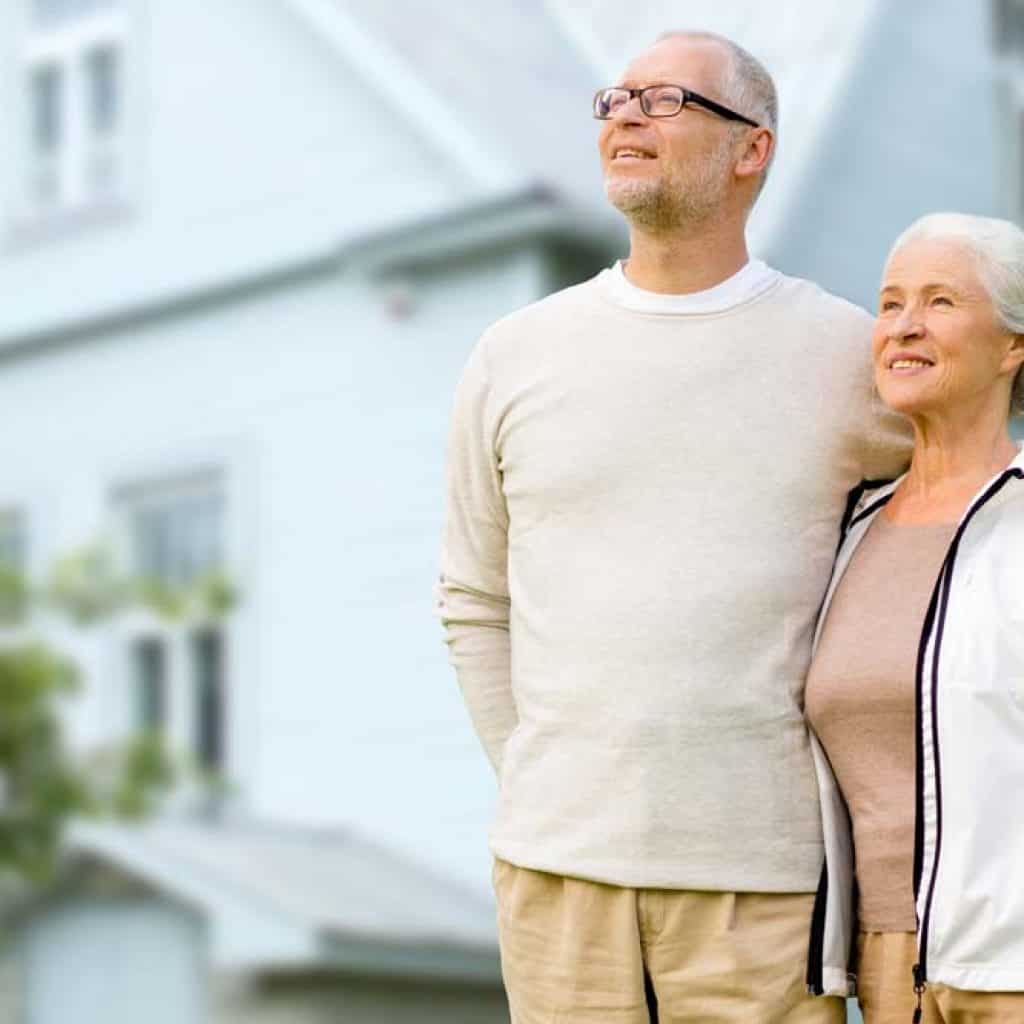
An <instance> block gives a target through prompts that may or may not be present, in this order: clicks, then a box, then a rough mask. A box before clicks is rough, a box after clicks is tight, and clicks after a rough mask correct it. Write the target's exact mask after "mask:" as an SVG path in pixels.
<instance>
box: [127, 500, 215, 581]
mask: <svg viewBox="0 0 1024 1024" xmlns="http://www.w3.org/2000/svg"><path fill="white" fill-rule="evenodd" d="M131 505H132V506H133V508H132V509H131V515H130V522H131V542H132V563H133V564H132V569H133V571H134V572H135V573H136V574H138V575H140V576H143V577H146V578H149V579H154V580H158V581H160V582H162V583H164V584H166V585H168V586H186V585H188V584H190V583H193V582H195V581H196V580H197V579H198V578H200V577H201V576H203V575H206V574H207V573H210V572H213V571H215V570H217V569H219V568H220V567H221V564H222V553H221V543H222V540H221V531H222V527H223V516H224V509H223V497H222V495H221V493H220V490H219V488H218V487H217V486H216V484H214V483H212V482H211V483H210V484H207V485H205V486H203V485H198V486H186V485H182V486H181V487H180V488H175V487H173V486H167V487H161V488H154V489H153V490H152V492H151V493H149V494H143V495H140V496H139V497H137V498H133V499H132V500H131Z"/></svg>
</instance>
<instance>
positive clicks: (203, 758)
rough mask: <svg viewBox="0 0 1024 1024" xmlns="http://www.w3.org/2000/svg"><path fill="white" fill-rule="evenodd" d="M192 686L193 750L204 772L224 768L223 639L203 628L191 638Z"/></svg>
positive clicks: (211, 630)
mask: <svg viewBox="0 0 1024 1024" xmlns="http://www.w3.org/2000/svg"><path fill="white" fill-rule="evenodd" d="M191 648H192V678H193V681H194V685H195V700H194V705H193V706H194V708H195V726H194V740H195V742H194V749H195V753H196V757H197V759H198V761H199V764H200V766H201V767H202V768H204V769H205V770H206V771H211V772H219V771H220V770H221V769H222V768H223V767H224V636H223V634H222V632H221V631H220V630H219V629H215V628H212V627H206V628H204V629H199V630H196V631H195V632H194V633H193V634H192V637H191Z"/></svg>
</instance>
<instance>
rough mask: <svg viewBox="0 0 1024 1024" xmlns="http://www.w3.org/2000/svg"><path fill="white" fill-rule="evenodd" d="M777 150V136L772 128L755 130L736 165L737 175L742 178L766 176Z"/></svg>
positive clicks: (751, 133)
mask: <svg viewBox="0 0 1024 1024" xmlns="http://www.w3.org/2000/svg"><path fill="white" fill-rule="evenodd" d="M774 150H775V134H774V133H773V132H772V130H771V129H770V128H753V129H751V132H750V136H749V138H748V139H747V143H746V149H745V150H744V151H743V155H742V156H741V157H740V159H739V162H738V163H737V164H736V174H737V176H738V177H740V178H750V177H754V176H756V175H759V174H764V170H765V168H766V167H767V166H768V162H769V160H771V157H772V153H773V152H774Z"/></svg>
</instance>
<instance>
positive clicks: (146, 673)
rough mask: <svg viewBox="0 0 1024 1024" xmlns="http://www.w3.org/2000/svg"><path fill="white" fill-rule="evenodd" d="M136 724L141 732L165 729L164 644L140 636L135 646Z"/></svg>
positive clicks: (165, 655) (165, 679) (158, 639)
mask: <svg viewBox="0 0 1024 1024" xmlns="http://www.w3.org/2000/svg"><path fill="white" fill-rule="evenodd" d="M133 661H134V666H133V667H134V670H135V679H136V697H137V700H138V703H137V707H136V712H137V713H136V724H137V726H138V728H139V729H141V730H142V731H143V732H149V733H161V734H162V733H163V732H164V731H165V728H166V726H167V645H166V643H165V642H164V640H163V639H162V638H161V637H157V636H140V637H139V638H138V639H137V640H136V641H135V645H134V650H133Z"/></svg>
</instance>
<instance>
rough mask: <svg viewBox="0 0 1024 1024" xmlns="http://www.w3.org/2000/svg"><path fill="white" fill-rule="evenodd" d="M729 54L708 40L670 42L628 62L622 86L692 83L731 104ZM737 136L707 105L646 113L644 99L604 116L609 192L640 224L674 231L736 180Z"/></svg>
mask: <svg viewBox="0 0 1024 1024" xmlns="http://www.w3.org/2000/svg"><path fill="white" fill-rule="evenodd" d="M727 61H728V57H727V55H726V53H725V52H724V51H723V50H722V48H721V47H719V46H717V45H716V44H715V43H713V42H709V41H706V40H694V39H687V38H670V39H664V40H662V41H661V42H659V43H657V44H655V45H654V46H652V47H651V49H649V50H647V52H646V53H643V54H641V55H640V56H639V57H638V58H637V59H636V60H634V61H633V62H632V64H630V65H629V67H628V68H627V69H626V71H625V74H624V75H623V77H622V79H621V80H620V82H619V83H618V84H620V85H624V86H629V87H633V88H641V87H643V86H647V85H658V84H673V85H682V86H686V87H687V88H689V89H692V90H694V91H695V92H699V93H701V94H703V95H705V96H707V97H708V98H709V99H715V100H718V101H719V102H722V103H725V104H727V105H728V97H725V96H723V95H722V81H723V77H724V71H725V68H726V67H727ZM735 147H736V133H735V129H734V128H733V127H732V125H731V123H730V122H729V121H726V120H724V119H722V118H720V117H718V116H717V115H715V114H713V113H711V112H710V111H707V110H704V109H703V108H702V107H698V106H694V105H688V106H686V107H684V108H683V109H682V110H681V111H680V112H679V113H678V114H677V115H676V116H675V117H663V118H653V117H648V116H647V115H646V114H644V113H643V111H642V110H641V109H640V100H639V98H634V99H633V100H631V101H630V102H629V103H628V104H626V106H625V107H624V108H623V109H622V110H620V111H618V112H617V113H616V114H614V115H613V116H612V118H611V119H610V120H608V121H604V122H603V123H602V127H601V133H600V136H599V137H598V150H599V152H600V156H601V169H602V171H603V173H604V182H605V193H606V194H607V196H608V199H609V201H610V202H611V203H612V205H613V206H615V207H617V208H618V209H619V210H620V211H622V213H623V214H625V215H626V217H628V218H629V220H630V221H632V222H633V223H635V224H639V225H643V226H645V227H649V228H655V229H657V228H664V229H670V228H673V227H677V226H681V225H685V224H693V223H700V222H701V221H704V220H706V219H708V218H709V217H710V216H712V215H713V214H714V212H715V211H716V210H718V209H719V208H720V206H721V203H722V201H723V199H724V198H725V196H726V195H727V194H728V190H729V188H730V186H731V184H732V180H733V175H732V171H733V166H734V164H735V161H736V155H735Z"/></svg>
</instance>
